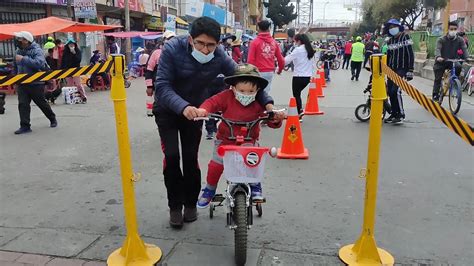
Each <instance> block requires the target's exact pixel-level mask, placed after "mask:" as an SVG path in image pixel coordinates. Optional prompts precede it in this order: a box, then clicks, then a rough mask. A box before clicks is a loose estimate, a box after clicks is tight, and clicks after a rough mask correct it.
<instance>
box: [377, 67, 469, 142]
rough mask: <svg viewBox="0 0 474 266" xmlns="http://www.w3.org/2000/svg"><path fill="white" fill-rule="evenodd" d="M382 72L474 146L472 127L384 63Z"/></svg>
mask: <svg viewBox="0 0 474 266" xmlns="http://www.w3.org/2000/svg"><path fill="white" fill-rule="evenodd" d="M382 71H383V72H384V73H385V74H386V75H387V77H388V78H389V79H391V80H392V81H393V82H394V83H395V84H397V85H398V86H399V87H400V88H401V89H402V90H404V91H405V92H406V93H407V94H408V95H410V97H411V98H413V99H414V100H415V101H416V102H418V103H419V104H420V105H421V106H423V107H424V108H425V109H426V111H428V112H430V113H431V114H432V115H434V116H435V117H436V118H437V119H438V120H439V121H441V122H443V124H445V125H446V126H447V127H448V128H449V129H451V130H452V131H453V132H454V133H456V134H458V135H459V136H460V137H461V138H462V139H463V140H465V141H466V142H467V143H469V144H471V146H474V132H473V128H472V127H471V125H469V124H468V123H467V122H465V121H464V120H462V119H461V118H459V117H457V116H455V115H453V114H452V113H451V112H449V111H447V110H446V109H444V108H443V107H442V106H441V105H439V103H437V102H435V101H433V100H431V99H430V98H428V97H427V96H426V95H424V94H423V93H421V92H420V91H419V90H417V89H416V88H415V87H413V86H412V85H410V84H409V83H408V82H407V81H406V80H404V79H403V78H402V77H400V76H399V75H397V73H395V72H394V71H393V70H392V69H390V68H389V67H388V66H387V65H386V64H384V63H382Z"/></svg>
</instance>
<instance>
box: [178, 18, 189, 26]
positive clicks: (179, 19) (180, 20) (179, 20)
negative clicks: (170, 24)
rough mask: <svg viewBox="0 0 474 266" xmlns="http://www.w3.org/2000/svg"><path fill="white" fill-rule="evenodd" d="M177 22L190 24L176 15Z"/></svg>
mask: <svg viewBox="0 0 474 266" xmlns="http://www.w3.org/2000/svg"><path fill="white" fill-rule="evenodd" d="M176 23H178V24H181V25H186V26H187V25H189V23H187V22H186V21H184V20H183V19H182V18H180V17H176Z"/></svg>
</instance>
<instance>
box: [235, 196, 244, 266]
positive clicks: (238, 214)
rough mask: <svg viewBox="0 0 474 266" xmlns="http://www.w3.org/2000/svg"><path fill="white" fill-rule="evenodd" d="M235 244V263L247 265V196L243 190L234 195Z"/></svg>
mask: <svg viewBox="0 0 474 266" xmlns="http://www.w3.org/2000/svg"><path fill="white" fill-rule="evenodd" d="M234 198H235V207H234V222H235V225H236V228H235V229H234V246H235V264H237V265H245V263H246V262H247V206H246V198H247V196H246V195H245V193H243V192H237V193H236V194H235V195H234Z"/></svg>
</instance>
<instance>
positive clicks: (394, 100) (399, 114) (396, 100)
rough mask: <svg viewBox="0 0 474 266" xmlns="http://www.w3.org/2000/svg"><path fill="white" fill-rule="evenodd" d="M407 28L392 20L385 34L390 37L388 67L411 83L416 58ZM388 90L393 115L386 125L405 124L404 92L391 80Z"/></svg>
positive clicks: (386, 27)
mask: <svg viewBox="0 0 474 266" xmlns="http://www.w3.org/2000/svg"><path fill="white" fill-rule="evenodd" d="M404 31H405V27H404V26H403V25H402V24H401V23H400V21H398V20H396V19H390V20H389V21H387V23H385V25H384V33H385V34H387V35H388V36H390V39H389V40H388V42H387V46H388V49H387V65H388V67H390V68H391V69H392V70H393V71H394V72H395V73H397V75H399V76H400V77H402V78H406V80H408V81H410V80H412V79H413V69H414V65H415V56H414V53H413V41H412V40H411V38H410V36H409V35H408V34H407V33H405V32H404ZM387 89H388V94H389V97H390V104H391V106H392V114H391V115H390V116H389V117H388V118H387V119H385V121H384V122H385V123H391V124H395V125H400V124H403V120H404V119H405V110H404V108H403V99H402V91H401V89H400V88H399V87H398V86H397V84H395V83H394V82H393V81H392V80H391V79H388V81H387Z"/></svg>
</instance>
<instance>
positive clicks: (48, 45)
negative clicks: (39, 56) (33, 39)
mask: <svg viewBox="0 0 474 266" xmlns="http://www.w3.org/2000/svg"><path fill="white" fill-rule="evenodd" d="M54 47H56V44H55V43H54V38H53V37H48V40H47V42H46V43H45V44H44V46H43V49H44V51H45V52H48V50H49V49H54Z"/></svg>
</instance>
